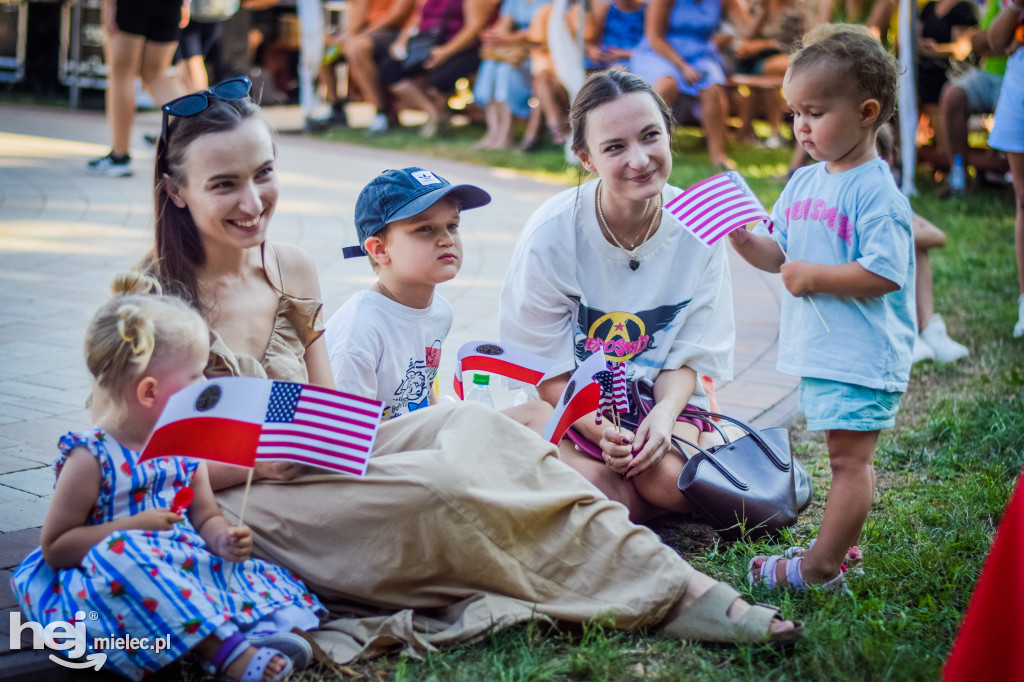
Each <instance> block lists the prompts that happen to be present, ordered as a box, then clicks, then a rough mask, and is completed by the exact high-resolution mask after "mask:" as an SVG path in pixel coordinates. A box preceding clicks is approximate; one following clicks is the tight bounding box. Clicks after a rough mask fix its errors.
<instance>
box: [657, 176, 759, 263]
mask: <svg viewBox="0 0 1024 682" xmlns="http://www.w3.org/2000/svg"><path fill="white" fill-rule="evenodd" d="M665 212H666V213H669V214H670V215H671V216H672V217H673V218H675V219H676V220H678V221H679V222H680V223H682V225H683V227H685V228H686V229H687V230H689V231H690V232H691V233H692V234H693V236H694V237H696V238H697V239H698V241H700V243H701V244H703V245H704V246H711V245H712V244H714V243H715V242H717V241H718V240H719V239H721V238H722V237H724V236H725V235H727V234H729V233H730V232H732V231H733V230H738V229H739V228H741V227H744V226H746V225H748V224H749V223H752V222H754V221H763V220H767V219H768V212H767V211H765V210H764V206H762V205H761V202H760V201H758V199H757V197H756V196H755V195H754V193H753V192H752V191H751V189H750V186H749V185H747V181H746V180H744V179H743V176H742V175H740V174H739V173H737V172H736V171H726V172H725V173H719V174H718V175H713V176H711V177H710V178H708V179H707V180H703V181H702V182H698V183H697V184H696V185H694V186H692V187H690V188H689V189H687V190H685V191H684V192H683V193H682V194H680V195H679V196H677V197H676V198H675V199H672V200H671V201H669V202H668V203H667V204H665Z"/></svg>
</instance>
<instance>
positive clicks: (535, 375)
mask: <svg viewBox="0 0 1024 682" xmlns="http://www.w3.org/2000/svg"><path fill="white" fill-rule="evenodd" d="M553 364H555V361H554V360H551V359H549V358H545V357H541V356H540V355H534V354H533V353H527V352H526V351H524V350H519V349H518V348H512V347H510V346H502V345H501V344H497V343H491V342H489V341H470V342H469V343H464V344H462V347H461V348H459V356H458V359H457V360H456V362H455V382H454V386H455V395H457V396H459V398H463V397H464V396H463V394H462V373H463V372H471V371H476V372H490V373H491V374H498V375H500V376H503V377H508V378H509V379H515V380H516V381H522V382H523V383H525V384H530V385H531V386H536V385H537V384H539V383H540V382H541V380H543V379H544V376H545V375H546V374H547V371H548V370H549V369H551V365H553Z"/></svg>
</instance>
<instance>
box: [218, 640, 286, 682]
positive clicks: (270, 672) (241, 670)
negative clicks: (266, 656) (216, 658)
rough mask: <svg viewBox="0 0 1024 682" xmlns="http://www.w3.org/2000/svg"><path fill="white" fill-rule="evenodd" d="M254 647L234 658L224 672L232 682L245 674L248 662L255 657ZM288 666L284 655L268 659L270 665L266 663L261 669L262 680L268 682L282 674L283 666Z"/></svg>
mask: <svg viewBox="0 0 1024 682" xmlns="http://www.w3.org/2000/svg"><path fill="white" fill-rule="evenodd" d="M256 651H257V649H256V647H254V646H251V647H249V648H248V649H247V650H246V652H245V653H244V654H242V655H241V656H239V657H238V658H236V659H235V660H234V661H233V662H232V663H231V665H229V666H228V669H227V670H225V671H224V672H225V673H226V674H227V676H228V677H230V678H231V679H233V680H240V679H242V675H244V674H245V669H246V668H247V667H248V666H249V661H251V660H252V659H253V656H255V655H256ZM286 665H288V659H287V658H285V656H284V654H278V655H276V656H274V657H273V658H272V659H270V663H267V667H266V668H264V669H263V679H264V680H267V682H270V681H271V680H273V679H274V678H275V677H277V676H278V675H280V674H281V673H282V672H284V669H285V666H286Z"/></svg>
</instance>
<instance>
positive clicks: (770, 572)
mask: <svg viewBox="0 0 1024 682" xmlns="http://www.w3.org/2000/svg"><path fill="white" fill-rule="evenodd" d="M758 559H762V560H763V561H762V562H761V564H760V566H758V564H757V560H758ZM780 561H785V562H786V581H785V582H784V583H783V582H780V581H779V579H778V574H777V573H776V571H775V568H776V566H778V563H779V562H780ZM803 561H804V558H803V557H802V556H797V557H793V558H789V557H785V556H782V555H781V554H773V555H772V556H756V557H754V558H753V559H751V560H750V563H749V564H747V582H749V583H750V585H751V586H752V587H756V586H758V585H764V586H765V587H767V588H768V589H770V590H774V589H786V588H787V587H788V588H792V589H794V590H796V591H798V592H805V591H807V590H809V589H812V588H818V589H822V590H826V591H828V592H833V591H835V590H838V589H840V588H842V587H844V586H845V585H846V567H845V566H843V567H842V568H841V569H840V570H839V575H837V576H836V577H835V578H832V579H831V580H829V581H828V582H825V583H820V584H818V583H805V582H804V575H803V571H802V570H801V568H800V564H802V563H803Z"/></svg>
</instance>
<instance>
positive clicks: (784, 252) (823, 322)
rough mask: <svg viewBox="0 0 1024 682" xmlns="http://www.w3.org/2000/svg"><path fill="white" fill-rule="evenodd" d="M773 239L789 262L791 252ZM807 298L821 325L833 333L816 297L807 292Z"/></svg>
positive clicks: (827, 331) (828, 332) (826, 331)
mask: <svg viewBox="0 0 1024 682" xmlns="http://www.w3.org/2000/svg"><path fill="white" fill-rule="evenodd" d="M772 241H773V242H775V243H776V245H778V247H779V251H781V252H782V257H783V258H785V259H786V262H787V263H788V262H789V254H788V253H786V250H785V249H784V248H782V244H781V243H779V242H777V241H775V240H774V239H773V240H772ZM805 298H806V299H807V302H808V303H810V304H811V307H812V308H814V313H815V314H816V315H817V316H818V319H819V320H821V326H822V327H824V328H825V333H827V334H831V333H832V330H831V329H829V328H828V325H827V324H825V318H824V317H822V316H821V311H820V310H818V304H817V303H815V302H814V299H813V298H811V295H810V294H807V296H805Z"/></svg>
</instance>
